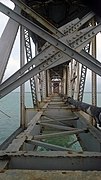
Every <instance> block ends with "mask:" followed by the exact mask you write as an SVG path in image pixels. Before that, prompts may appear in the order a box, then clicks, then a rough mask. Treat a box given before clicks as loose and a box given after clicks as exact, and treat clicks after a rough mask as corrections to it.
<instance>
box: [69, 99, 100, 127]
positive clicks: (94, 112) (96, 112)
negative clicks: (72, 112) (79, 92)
mask: <svg viewBox="0 0 101 180" xmlns="http://www.w3.org/2000/svg"><path fill="white" fill-rule="evenodd" d="M67 102H68V103H70V104H72V105H73V106H75V107H76V108H78V109H80V110H82V111H84V112H86V113H87V114H89V115H91V116H92V117H94V118H95V120H96V122H97V123H98V124H99V125H100V126H101V107H96V106H92V105H90V104H87V103H84V102H80V101H77V100H74V99H73V98H71V97H68V98H67Z"/></svg>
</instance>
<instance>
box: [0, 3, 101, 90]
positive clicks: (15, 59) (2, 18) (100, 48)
mask: <svg viewBox="0 0 101 180" xmlns="http://www.w3.org/2000/svg"><path fill="white" fill-rule="evenodd" d="M0 2H2V3H4V4H6V5H7V6H8V7H10V8H11V9H13V8H14V4H13V3H12V2H11V1H10V0H0ZM8 19H9V18H8V17H7V16H6V15H4V14H2V13H1V12H0V37H1V35H2V32H3V30H4V28H5V26H6V23H7V21H8ZM19 34H20V33H19V31H18V34H17V37H16V41H15V43H14V46H13V49H12V53H11V55H10V58H9V63H8V65H7V69H6V72H5V76H4V80H5V79H6V78H7V77H9V76H10V75H11V74H13V73H14V72H15V71H17V70H18V69H19V67H20V35H19ZM100 44H101V34H100V33H99V34H98V35H97V59H98V60H99V61H100V62H101V45H100ZM32 48H34V45H32ZM33 52H34V51H33ZM33 57H34V53H33ZM97 82H98V83H97V91H99V92H101V77H99V76H97ZM26 91H30V88H29V85H28V83H27V85H26ZM85 91H91V71H90V70H88V71H87V77H86V85H85Z"/></svg>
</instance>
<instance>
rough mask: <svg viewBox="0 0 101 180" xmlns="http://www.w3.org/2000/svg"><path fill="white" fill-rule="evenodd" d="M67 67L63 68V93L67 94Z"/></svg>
mask: <svg viewBox="0 0 101 180" xmlns="http://www.w3.org/2000/svg"><path fill="white" fill-rule="evenodd" d="M66 75H67V74H66V67H64V69H63V94H64V95H66V79H67V78H66Z"/></svg>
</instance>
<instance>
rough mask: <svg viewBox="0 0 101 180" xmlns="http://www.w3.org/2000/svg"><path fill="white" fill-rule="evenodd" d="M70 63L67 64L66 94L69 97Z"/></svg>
mask: <svg viewBox="0 0 101 180" xmlns="http://www.w3.org/2000/svg"><path fill="white" fill-rule="evenodd" d="M70 66H71V63H69V65H68V66H67V96H68V97H71V72H70Z"/></svg>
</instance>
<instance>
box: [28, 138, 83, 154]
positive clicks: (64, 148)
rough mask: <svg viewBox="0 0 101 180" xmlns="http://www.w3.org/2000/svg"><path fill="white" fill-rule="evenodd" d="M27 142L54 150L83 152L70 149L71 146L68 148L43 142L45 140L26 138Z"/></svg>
mask: <svg viewBox="0 0 101 180" xmlns="http://www.w3.org/2000/svg"><path fill="white" fill-rule="evenodd" d="M25 142H26V143H29V144H33V145H36V146H40V147H44V148H46V149H49V150H52V151H70V152H82V151H76V150H73V149H70V148H66V147H62V146H58V145H54V144H50V143H46V142H43V141H37V140H26V141H25Z"/></svg>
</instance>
